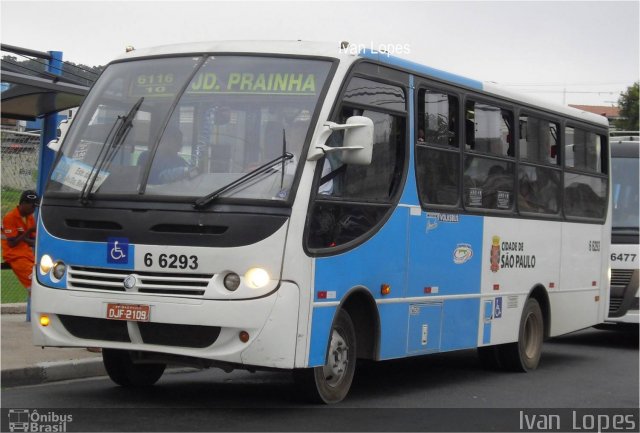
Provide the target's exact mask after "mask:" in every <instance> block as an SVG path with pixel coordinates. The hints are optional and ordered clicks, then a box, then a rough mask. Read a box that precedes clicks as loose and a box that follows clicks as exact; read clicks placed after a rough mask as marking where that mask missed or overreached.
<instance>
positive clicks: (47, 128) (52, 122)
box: [37, 51, 62, 197]
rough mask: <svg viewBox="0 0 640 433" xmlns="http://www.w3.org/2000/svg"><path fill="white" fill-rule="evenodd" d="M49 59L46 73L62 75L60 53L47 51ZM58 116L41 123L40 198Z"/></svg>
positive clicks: (47, 117)
mask: <svg viewBox="0 0 640 433" xmlns="http://www.w3.org/2000/svg"><path fill="white" fill-rule="evenodd" d="M49 54H50V55H51V59H49V60H48V61H47V68H46V70H47V72H50V73H51V74H54V75H62V51H49ZM57 131H58V114H57V113H53V114H49V115H46V116H44V121H43V122H42V136H41V139H40V161H39V164H38V186H37V191H38V194H39V195H40V196H41V197H42V193H43V192H44V188H45V185H46V182H47V178H48V177H49V172H50V171H51V166H52V165H53V160H54V158H55V152H54V151H52V150H51V149H49V148H48V147H47V143H49V142H50V141H51V140H53V139H54V138H57V136H58V133H57Z"/></svg>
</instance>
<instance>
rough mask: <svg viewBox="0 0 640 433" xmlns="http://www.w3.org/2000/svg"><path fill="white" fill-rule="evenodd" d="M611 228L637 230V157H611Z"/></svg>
mask: <svg viewBox="0 0 640 433" xmlns="http://www.w3.org/2000/svg"><path fill="white" fill-rule="evenodd" d="M611 166H612V182H613V188H612V191H613V222H612V227H613V229H635V230H638V219H639V215H638V205H639V204H638V159H637V158H615V157H614V158H612V159H611Z"/></svg>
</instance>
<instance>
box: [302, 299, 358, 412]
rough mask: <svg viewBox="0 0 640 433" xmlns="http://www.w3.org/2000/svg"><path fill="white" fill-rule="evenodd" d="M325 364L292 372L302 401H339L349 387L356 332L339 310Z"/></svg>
mask: <svg viewBox="0 0 640 433" xmlns="http://www.w3.org/2000/svg"><path fill="white" fill-rule="evenodd" d="M330 338H331V341H330V343H329V349H328V353H327V363H326V364H325V365H323V366H321V367H314V368H305V369H300V370H294V379H295V382H296V385H297V386H298V388H299V390H300V391H301V392H302V393H303V396H304V397H306V399H308V400H311V401H312V402H315V403H324V404H334V403H338V402H340V401H342V400H343V399H344V398H345V397H346V396H347V393H348V392H349V388H351V382H352V381H353V375H354V373H355V368H356V353H357V351H356V331H355V328H354V326H353V322H352V321H351V316H349V313H347V312H346V311H345V310H339V311H338V314H337V316H336V319H335V321H334V323H333V327H332V328H331V337H330Z"/></svg>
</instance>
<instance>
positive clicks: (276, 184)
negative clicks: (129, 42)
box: [47, 56, 331, 201]
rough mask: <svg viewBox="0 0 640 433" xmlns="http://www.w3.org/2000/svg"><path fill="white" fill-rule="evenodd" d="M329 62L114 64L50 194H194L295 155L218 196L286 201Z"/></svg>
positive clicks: (81, 119)
mask: <svg viewBox="0 0 640 433" xmlns="http://www.w3.org/2000/svg"><path fill="white" fill-rule="evenodd" d="M330 68H331V63H330V62H328V61H321V60H308V59H301V58H296V59H294V58H275V57H252V56H210V57H206V58H204V57H174V58H159V59H143V60H136V61H128V62H122V63H115V64H112V65H110V66H109V67H108V68H107V69H106V70H105V72H104V73H103V75H102V76H101V78H100V80H99V81H98V82H97V83H96V85H95V86H94V88H93V90H92V92H91V93H90V95H89V96H88V97H87V100H86V101H85V103H84V105H83V107H82V109H81V110H80V111H81V112H80V113H79V116H78V118H77V119H76V120H75V121H74V124H73V126H72V130H71V131H70V133H69V135H68V137H67V140H66V141H65V143H64V145H63V149H62V154H61V155H60V157H59V158H58V160H57V163H56V165H55V167H54V169H53V171H52V175H51V181H50V182H49V186H48V189H47V192H48V193H53V194H55V195H64V196H69V197H80V195H81V194H83V196H84V195H90V196H91V198H92V199H96V198H102V197H105V198H106V197H114V196H115V197H121V196H127V195H129V196H131V195H136V196H141V197H143V198H146V197H149V198H151V197H152V198H153V199H154V200H158V199H159V200H162V199H169V198H171V199H172V200H175V199H179V200H181V199H184V200H188V199H189V198H194V197H202V196H206V195H207V194H210V193H211V192H213V191H215V190H218V189H220V188H223V187H225V186H227V185H229V184H231V183H232V182H234V181H236V180H237V179H239V178H241V177H242V176H243V175H245V174H246V173H248V172H251V171H252V170H254V169H255V168H256V167H260V166H262V165H264V164H265V163H267V162H269V161H273V160H274V159H276V158H279V157H281V156H283V155H285V154H287V153H289V154H291V155H292V156H289V157H287V158H281V159H282V163H281V164H275V165H273V167H272V168H270V169H268V170H265V171H264V172H263V173H261V174H260V175H259V176H255V177H252V178H251V179H250V181H247V182H240V183H238V184H237V187H234V188H228V189H225V192H224V194H221V195H222V197H224V198H234V199H236V198H240V199H253V200H256V199H258V200H279V201H283V200H287V199H288V198H289V191H290V189H291V185H292V184H293V181H294V177H295V173H296V167H297V164H298V161H299V160H300V156H301V151H302V148H303V145H304V141H305V138H306V136H307V132H308V131H309V126H310V122H311V118H312V117H313V113H314V111H315V110H316V107H317V105H318V101H319V96H320V93H321V90H322V87H323V85H324V83H325V81H326V79H327V76H328V73H329V70H330ZM127 115H128V117H129V119H126V117H127ZM131 118H132V119H133V120H132V121H129V122H127V120H131ZM89 190H90V191H89ZM83 191H84V193H83Z"/></svg>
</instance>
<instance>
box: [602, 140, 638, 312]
mask: <svg viewBox="0 0 640 433" xmlns="http://www.w3.org/2000/svg"><path fill="white" fill-rule="evenodd" d="M638 140H639V134H638V133H637V132H636V133H624V132H621V133H618V134H616V135H613V134H612V136H611V139H610V142H611V183H612V202H613V204H612V207H613V215H612V216H613V218H612V224H611V257H610V258H611V293H610V299H609V316H608V318H607V321H608V322H616V323H636V324H637V323H639V320H638V318H639V316H640V315H639V313H638V272H639V271H638V268H639V267H640V258H639V257H638V256H639V255H640V251H639V250H638V244H639V242H638V234H639V232H638V221H639V220H640V217H639V215H638V208H639V206H640V204H639V202H638V185H639V183H640V180H639V178H638V164H639V163H640V160H639V159H638V156H639V153H640V141H638Z"/></svg>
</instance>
